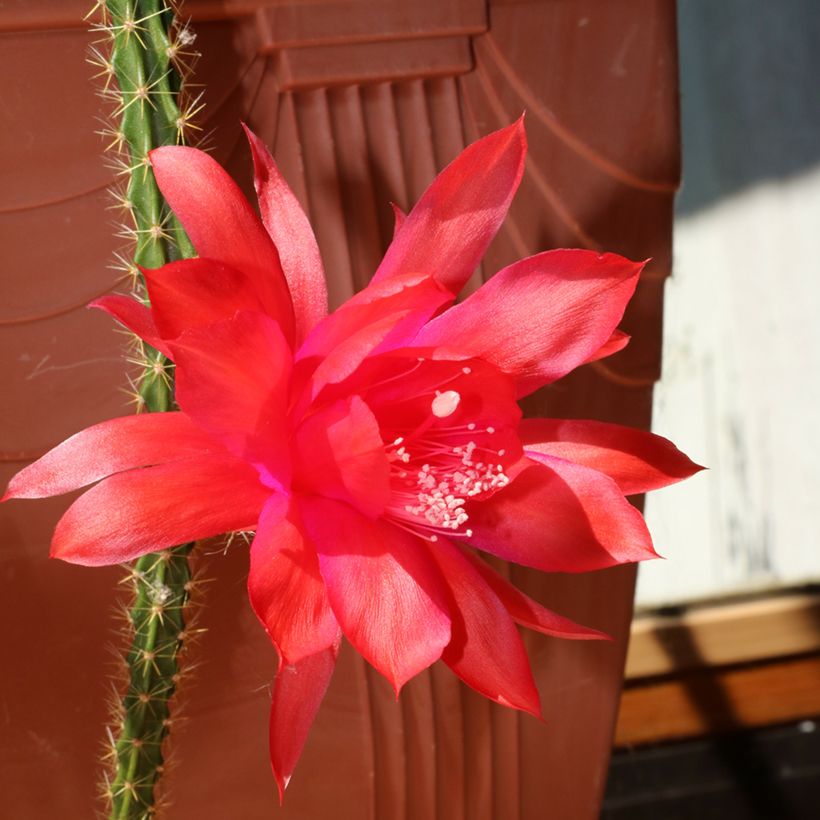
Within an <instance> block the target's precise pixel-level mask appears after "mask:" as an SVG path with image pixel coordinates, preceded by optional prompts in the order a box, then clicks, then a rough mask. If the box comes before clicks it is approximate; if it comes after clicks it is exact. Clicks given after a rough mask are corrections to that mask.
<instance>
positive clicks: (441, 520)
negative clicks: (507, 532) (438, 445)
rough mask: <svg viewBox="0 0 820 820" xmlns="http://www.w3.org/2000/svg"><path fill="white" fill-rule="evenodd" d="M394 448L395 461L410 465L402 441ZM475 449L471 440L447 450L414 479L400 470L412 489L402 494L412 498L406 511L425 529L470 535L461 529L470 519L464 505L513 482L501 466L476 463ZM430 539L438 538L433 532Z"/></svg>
mask: <svg viewBox="0 0 820 820" xmlns="http://www.w3.org/2000/svg"><path fill="white" fill-rule="evenodd" d="M394 445H399V446H398V449H396V450H395V455H394V458H395V459H396V460H399V461H401V462H403V463H404V464H408V463H409V462H410V461H411V458H412V457H411V455H410V453H409V452H408V451H407V448H406V447H405V446H404V444H403V440H400V439H397V440H396V441H395V442H394ZM476 449H477V445H476V443H475V442H474V441H470V442H468V443H467V444H465V445H463V446H461V445H460V446H455V447H452V448H449V451H448V450H444V451H443V452H440V454H439V455H438V457H437V458H436V459H435V461H432V460H431V462H428V463H424V464H422V465H421V467H420V468H419V469H418V470H416V471H415V476H414V477H411V476H412V473H410V472H408V471H404V470H402V471H399V473H398V476H399V477H400V478H401V479H402V480H403V483H404V484H405V486H407V487H408V489H409V492H407V493H406V495H405V493H404V492H403V493H402V495H404V496H405V498H407V496H409V499H407V500H408V502H409V503H405V504H404V509H403V512H404V513H406V514H408V515H409V517H410V518H411V519H415V520H416V521H418V522H419V523H421V524H422V525H423V526H425V527H426V528H429V529H432V530H441V531H445V532H452V533H453V534H459V535H466V536H467V537H469V536H471V535H472V531H471V530H469V529H468V530H462V527H463V525H464V524H466V523H467V521H468V519H469V516H468V515H467V512H466V511H465V509H464V505H465V503H466V502H467V501H468V500H469V499H470V498H473V497H475V496H477V495H481V494H482V493H486V492H489V491H491V490H497V489H500V488H501V487H505V486H506V485H507V484H509V481H510V480H509V478H508V476H507V475H506V474H505V473H504V468H503V467H502V465H500V464H488V463H485V462H483V461H479V460H476V458H475V451H476ZM453 456H456V457H457V458H453ZM410 488H412V489H410ZM405 520H407V519H406V518H405ZM458 530H461V532H457V531H458ZM429 538H430V540H432V541H435V540H436V539H437V536H436V535H435V533H434V534H433V535H431V536H429Z"/></svg>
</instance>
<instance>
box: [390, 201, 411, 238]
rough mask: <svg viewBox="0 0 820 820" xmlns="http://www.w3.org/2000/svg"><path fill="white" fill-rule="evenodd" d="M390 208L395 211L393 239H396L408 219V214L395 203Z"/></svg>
mask: <svg viewBox="0 0 820 820" xmlns="http://www.w3.org/2000/svg"><path fill="white" fill-rule="evenodd" d="M390 207H391V208H392V209H393V220H394V221H393V239H395V238H396V236H397V234H398V232H399V231H400V230H401V226H402V225H404V222H405V220H406V219H407V214H406V213H405V212H404V211H403V210H402V209H401V208H399V206H398V205H396V203H395V202H391V203H390Z"/></svg>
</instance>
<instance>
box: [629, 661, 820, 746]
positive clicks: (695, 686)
mask: <svg viewBox="0 0 820 820" xmlns="http://www.w3.org/2000/svg"><path fill="white" fill-rule="evenodd" d="M816 714H820V655H815V656H812V657H810V658H804V659H800V660H790V661H779V662H776V663H769V664H765V665H761V666H755V667H747V668H743V669H730V670H716V671H713V670H700V671H697V672H692V673H690V674H688V675H686V676H684V677H682V678H679V679H676V680H673V681H665V682H662V683H656V684H646V685H639V686H633V687H631V688H627V689H626V690H624V692H623V695H622V697H621V708H620V713H619V715H618V723H617V728H616V731H615V745H616V746H631V745H637V744H641V743H650V742H652V743H655V742H658V741H666V740H673V739H680V738H686V737H697V736H699V735H706V734H713V733H717V732H726V731H731V730H734V729H740V728H744V727H753V726H767V725H771V724H775V723H784V722H786V721H789V720H798V719H800V718H803V717H806V716H811V715H816Z"/></svg>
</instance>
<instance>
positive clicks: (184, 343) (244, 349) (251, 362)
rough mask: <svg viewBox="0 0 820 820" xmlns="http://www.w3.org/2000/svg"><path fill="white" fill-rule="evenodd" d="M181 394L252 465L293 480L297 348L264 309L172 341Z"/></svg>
mask: <svg viewBox="0 0 820 820" xmlns="http://www.w3.org/2000/svg"><path fill="white" fill-rule="evenodd" d="M171 346H172V348H173V351H174V358H175V360H176V364H177V367H176V399H177V401H178V402H179V406H180V407H181V408H182V410H183V411H184V412H185V413H187V414H188V415H189V416H190V417H191V419H192V420H193V421H194V423H195V424H198V425H199V426H200V427H202V429H204V430H206V431H207V432H209V433H211V434H213V435H214V436H217V437H218V438H219V439H220V440H221V441H222V443H223V444H224V445H225V447H227V448H228V450H230V452H232V453H233V454H234V455H237V456H239V457H240V458H244V459H246V460H248V461H250V462H251V463H253V464H254V465H255V466H256V467H257V469H259V470H260V473H261V474H262V475H263V476H264V480H265V481H266V482H268V484H269V486H271V487H273V488H275V489H280V490H281V489H282V488H283V487H287V486H288V485H289V483H290V471H291V459H290V449H289V443H288V435H287V427H286V423H285V420H286V415H287V403H288V392H287V391H288V381H289V379H290V371H291V353H290V348H289V346H288V344H287V342H286V341H285V338H284V336H283V335H282V331H281V330H280V329H279V325H278V324H277V323H276V322H275V321H274V320H273V319H271V318H270V317H269V316H266V315H265V314H263V313H251V312H248V311H245V312H242V313H237V314H236V316H234V317H233V318H232V319H229V320H227V321H224V322H218V323H216V324H213V325H208V326H206V327H201V328H196V329H194V330H189V331H188V332H187V333H184V334H183V335H182V336H180V337H179V338H178V339H177V340H176V341H174V342H173V343H172V345H171Z"/></svg>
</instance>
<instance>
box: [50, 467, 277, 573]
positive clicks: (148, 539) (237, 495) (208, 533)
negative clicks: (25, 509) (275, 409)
mask: <svg viewBox="0 0 820 820" xmlns="http://www.w3.org/2000/svg"><path fill="white" fill-rule="evenodd" d="M269 495H270V490H268V489H266V488H265V487H263V486H262V484H261V483H260V482H259V477H258V475H257V474H256V472H255V471H254V470H253V468H252V467H250V466H249V465H247V464H246V463H245V462H243V461H239V460H238V459H235V458H232V457H231V456H227V455H224V456H216V455H210V456H197V457H195V458H187V459H184V460H183V461H172V462H169V463H168V464H159V465H157V466H155V467H145V468H142V469H138V470H129V471H128V472H125V473H117V474H116V475H113V476H110V477H109V478H106V479H104V480H103V481H101V482H100V483H99V484H97V485H96V486H94V487H92V488H91V489H90V490H88V491H87V492H85V493H83V495H81V496H80V497H79V498H78V499H77V500H76V501H75V502H74V503H73V504H72V505H71V506H70V507H69V508H68V511H67V512H66V513H65V515H64V516H63V517H62V518H61V519H60V521H59V522H58V524H57V528H56V529H55V531H54V537H53V539H52V541H51V556H52V558H61V559H62V560H64V561H69V562H70V563H72V564H85V565H87V566H102V565H107V564H120V563H122V562H124V561H130V560H132V559H133V558H137V557H139V556H140V555H145V554H146V553H148V552H155V551H157V550H162V549H165V548H166V547H172V546H175V545H176V544H183V543H185V542H187V541H196V540H198V539H200V538H210V537H212V536H214V535H219V534H220V533H224V532H231V531H233V530H246V529H253V527H254V526H255V524H256V521H257V519H258V517H259V513H260V511H261V509H262V506H263V505H264V503H265V501H266V500H267V497H268V496H269Z"/></svg>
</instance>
